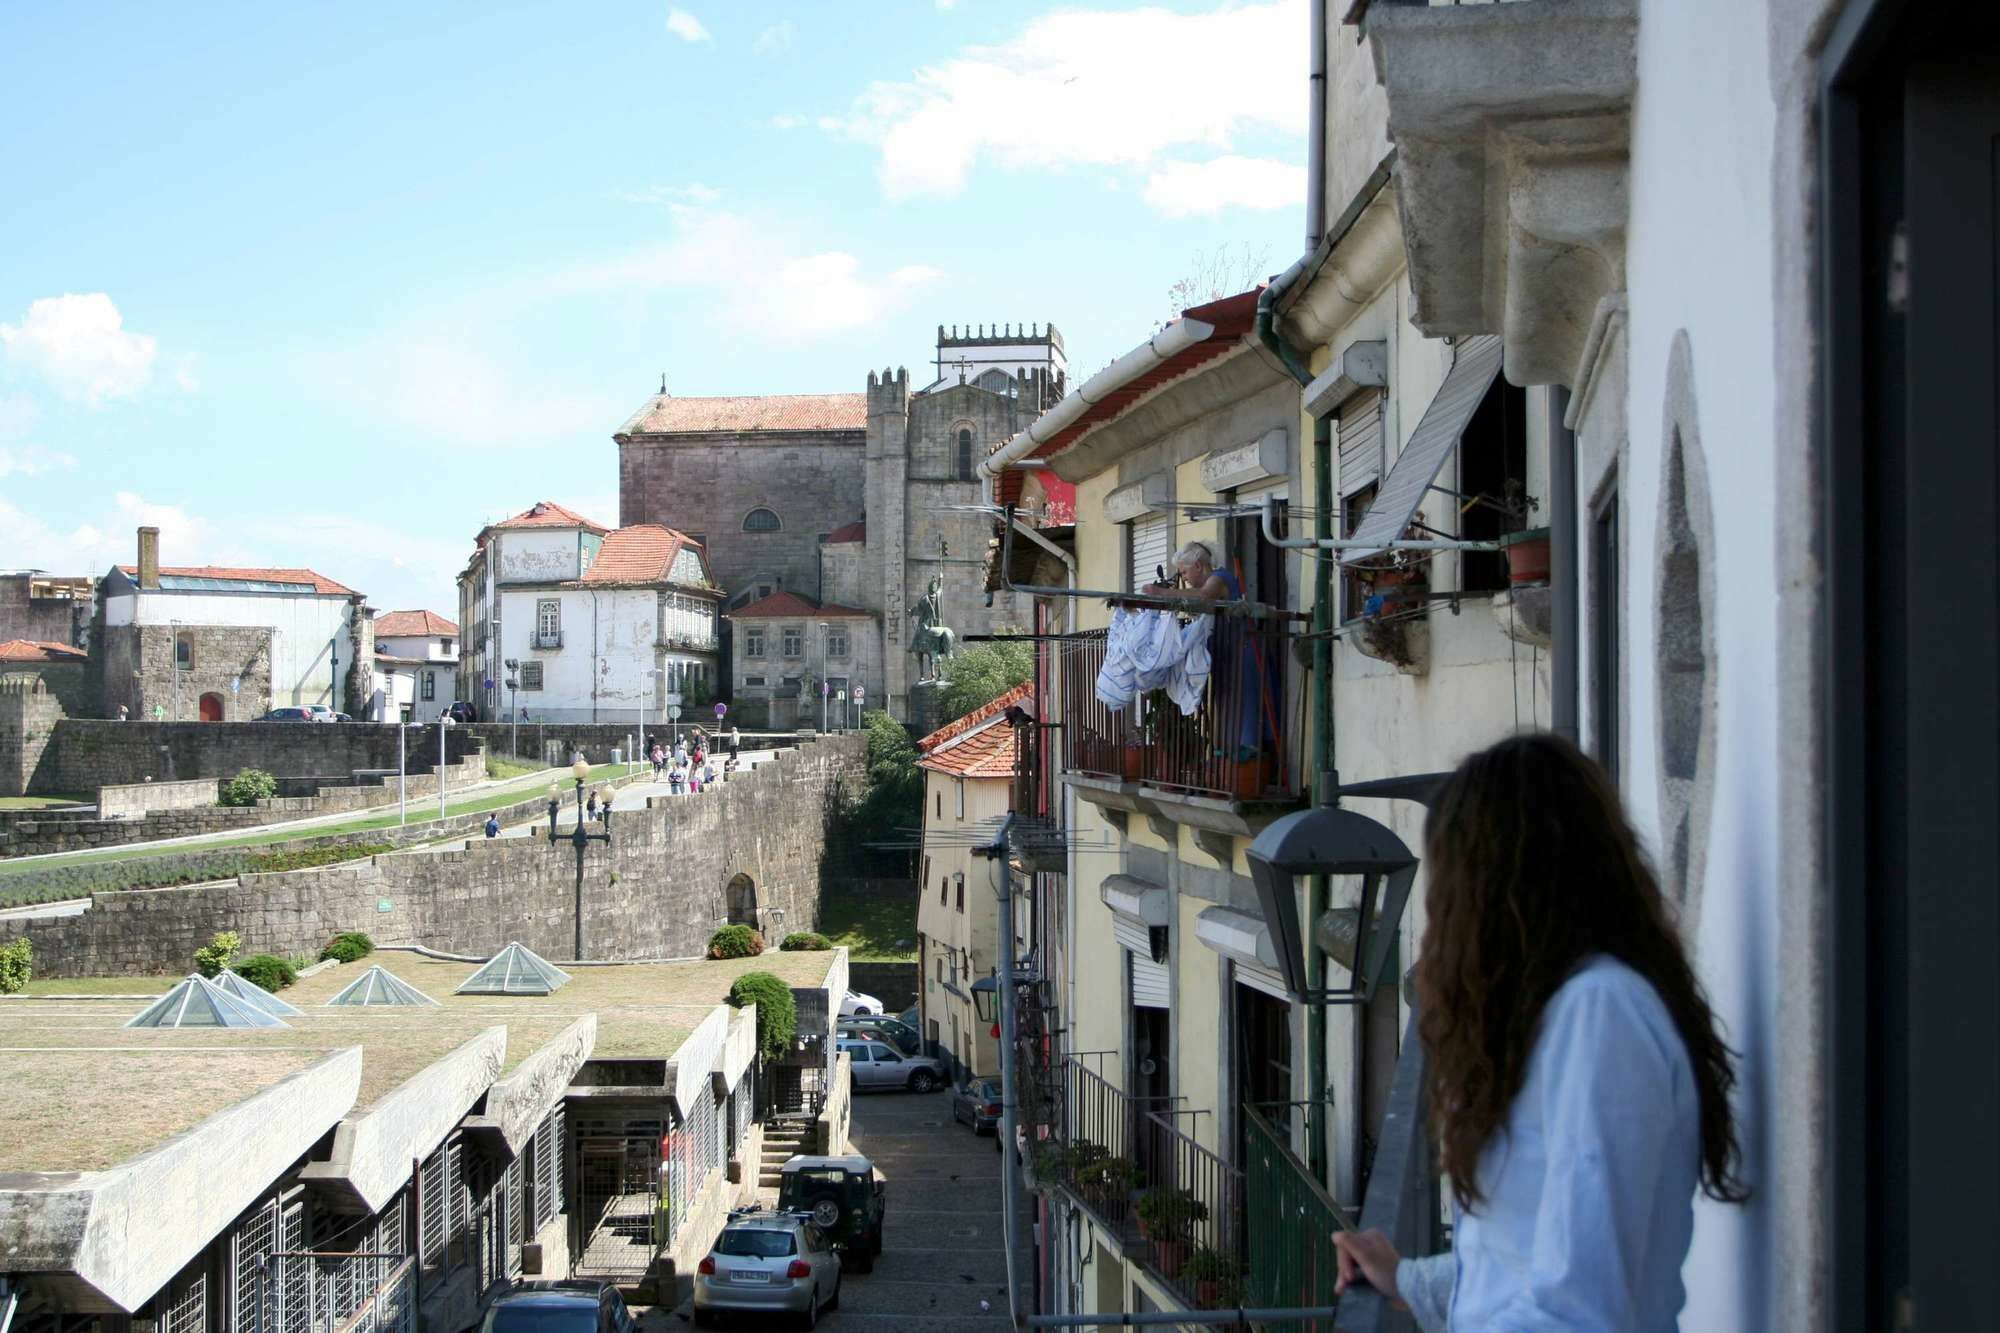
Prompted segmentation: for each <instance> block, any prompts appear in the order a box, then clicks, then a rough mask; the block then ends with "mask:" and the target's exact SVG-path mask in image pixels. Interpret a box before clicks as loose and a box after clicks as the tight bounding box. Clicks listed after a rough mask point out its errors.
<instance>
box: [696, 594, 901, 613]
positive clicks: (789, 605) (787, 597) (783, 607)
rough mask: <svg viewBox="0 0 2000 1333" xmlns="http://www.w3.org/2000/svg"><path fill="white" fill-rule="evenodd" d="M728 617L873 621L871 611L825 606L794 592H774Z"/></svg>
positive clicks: (740, 608)
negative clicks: (856, 619) (817, 617)
mask: <svg viewBox="0 0 2000 1333" xmlns="http://www.w3.org/2000/svg"><path fill="white" fill-rule="evenodd" d="M729 615H730V616H731V617H732V618H734V619H736V620H745V619H748V620H781V619H785V618H788V617H796V618H803V617H806V616H833V617H840V618H847V619H852V618H856V617H858V618H860V619H862V620H873V619H874V618H875V613H874V612H873V611H859V610H856V609H855V608H854V607H851V606H835V605H834V604H833V603H832V602H828V603H827V604H826V605H825V606H821V605H820V604H819V603H817V602H814V601H813V600H811V599H810V598H806V597H801V596H799V595H798V594H797V593H795V592H774V593H772V594H771V595H770V596H769V597H760V598H758V599H757V600H756V601H754V602H752V603H750V605H748V606H741V607H738V608H737V609H736V610H734V611H731V612H730V613H729Z"/></svg>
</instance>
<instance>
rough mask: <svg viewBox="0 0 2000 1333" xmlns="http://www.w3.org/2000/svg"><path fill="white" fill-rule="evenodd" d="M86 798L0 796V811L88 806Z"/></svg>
mask: <svg viewBox="0 0 2000 1333" xmlns="http://www.w3.org/2000/svg"><path fill="white" fill-rule="evenodd" d="M89 804H91V798H90V797H88V796H0V810H49V809H53V808H54V807H56V806H59V805H89Z"/></svg>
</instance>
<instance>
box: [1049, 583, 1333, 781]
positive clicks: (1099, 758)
mask: <svg viewBox="0 0 2000 1333" xmlns="http://www.w3.org/2000/svg"><path fill="white" fill-rule="evenodd" d="M1284 626H1285V622H1284V621H1282V620H1268V619H1259V618H1255V617H1252V616H1247V615H1222V614H1218V615H1217V616H1216V623H1215V626H1214V629H1213V632H1212V633H1211V634H1210V636H1209V649H1210V660H1211V662H1212V670H1211V672H1210V674H1209V677H1208V684H1207V685H1206V686H1205V687H1204V689H1203V692H1202V698H1201V703H1200V704H1199V706H1197V707H1196V709H1195V711H1194V713H1193V714H1191V715H1189V714H1183V713H1182V712H1181V710H1180V708H1179V707H1178V706H1177V705H1175V704H1174V703H1172V702H1171V701H1170V700H1169V699H1168V698H1167V696H1166V694H1165V692H1164V691H1161V690H1153V691H1147V692H1146V693H1144V694H1141V695H1140V696H1139V697H1138V698H1136V699H1134V700H1133V701H1132V703H1131V704H1129V705H1128V706H1126V707H1124V708H1122V709H1118V710H1116V711H1113V710H1112V709H1110V708H1107V707H1106V706H1105V705H1104V704H1103V703H1102V702H1100V701H1099V699H1098V697H1097V691H1096V682H1097V674H1098V671H1099V670H1100V669H1101V668H1102V667H1103V665H1104V658H1105V651H1106V636H1107V632H1106V631H1103V630H1090V631H1085V632H1084V633H1082V634H1079V635H1077V636H1076V637H1075V638H1074V639H1072V640H1070V641H1068V642H1067V643H1066V645H1065V647H1066V648H1067V649H1068V651H1066V652H1065V653H1064V654H1063V659H1062V672H1063V710H1064V714H1063V750H1064V753H1063V765H1064V767H1065V768H1066V769H1068V770H1069V771H1070V772H1072V773H1082V774H1087V775H1089V776H1092V777H1099V778H1109V779H1112V780H1114V781H1120V782H1134V783H1143V784H1145V785H1148V786H1152V787H1158V788H1161V789H1163V790H1166V791H1173V792H1184V793H1187V794H1189V795H1194V796H1207V797H1215V798H1219V799H1223V800H1239V801H1258V800H1289V799H1292V798H1294V797H1296V796H1297V795H1298V794H1299V784H1298V778H1297V763H1296V754H1297V749H1298V747H1297V744H1296V738H1297V734H1298V729H1297V728H1296V727H1294V726H1288V725H1287V718H1286V715H1285V675H1286V670H1285V659H1286V655H1287V653H1288V652H1289V651H1290V635H1289V633H1288V632H1287V631H1286V629H1285V628H1284Z"/></svg>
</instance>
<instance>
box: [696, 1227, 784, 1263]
mask: <svg viewBox="0 0 2000 1333" xmlns="http://www.w3.org/2000/svg"><path fill="white" fill-rule="evenodd" d="M794 1246H795V1242H794V1241H793V1240H792V1233H791V1232H789V1231H766V1230H762V1229H755V1230H753V1229H751V1228H749V1227H744V1228H742V1229H741V1230H731V1231H725V1232H723V1233H722V1234H721V1235H720V1236H717V1237H716V1238H715V1252H716V1253H717V1254H726V1255H729V1256H731V1257H732V1258H737V1259H782V1258H784V1257H785V1256H786V1255H788V1254H794V1253H796V1252H797V1251H796V1249H795V1248H794Z"/></svg>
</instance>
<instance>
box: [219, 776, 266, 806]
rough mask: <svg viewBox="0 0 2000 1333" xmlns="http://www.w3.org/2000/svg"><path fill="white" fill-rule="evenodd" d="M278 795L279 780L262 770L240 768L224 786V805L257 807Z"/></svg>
mask: <svg viewBox="0 0 2000 1333" xmlns="http://www.w3.org/2000/svg"><path fill="white" fill-rule="evenodd" d="M277 794H278V780H277V779H276V778H274V777H272V776H271V775H270V774H269V773H266V772H265V771H264V770H263V769H261V768H240V769H238V770H237V771H236V776H235V777H233V778H231V779H229V781H227V782H225V783H223V784H222V803H223V804H224V805H255V804H257V802H259V801H266V800H269V799H270V798H271V797H273V796H276V795H277Z"/></svg>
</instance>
